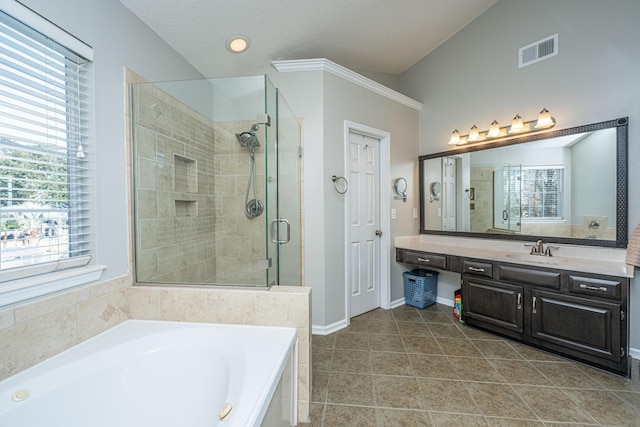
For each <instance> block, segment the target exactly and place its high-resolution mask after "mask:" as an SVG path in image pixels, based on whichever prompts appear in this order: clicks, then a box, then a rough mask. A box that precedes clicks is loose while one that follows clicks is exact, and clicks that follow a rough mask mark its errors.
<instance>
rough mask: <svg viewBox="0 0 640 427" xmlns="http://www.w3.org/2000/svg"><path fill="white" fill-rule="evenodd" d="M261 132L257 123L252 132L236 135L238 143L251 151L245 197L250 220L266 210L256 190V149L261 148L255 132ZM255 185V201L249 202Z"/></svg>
mask: <svg viewBox="0 0 640 427" xmlns="http://www.w3.org/2000/svg"><path fill="white" fill-rule="evenodd" d="M258 130H260V126H259V125H258V124H257V123H256V124H254V125H253V126H251V130H250V131H245V132H242V133H236V138H238V142H239V143H240V145H241V146H242V147H244V148H248V149H249V153H250V155H251V163H250V165H249V180H248V181H247V192H246V195H245V196H244V214H245V215H246V216H247V218H249V219H253V218H255V217H258V216H260V215H261V214H262V211H263V210H264V204H263V203H262V201H261V200H260V199H258V193H257V191H258V190H257V188H256V159H255V154H256V148H258V147H260V141H258V137H257V136H256V134H255V132H257V131H258ZM252 184H253V199H251V200H249V193H250V191H251V185H252Z"/></svg>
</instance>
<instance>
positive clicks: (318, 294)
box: [261, 68, 419, 328]
mask: <svg viewBox="0 0 640 427" xmlns="http://www.w3.org/2000/svg"><path fill="white" fill-rule="evenodd" d="M261 72H265V73H268V74H269V77H270V78H271V80H272V81H273V82H274V84H275V85H276V86H277V87H279V88H280V89H281V90H282V93H283V94H284V97H285V98H286V100H287V103H288V104H289V105H290V106H291V109H292V110H293V112H294V113H295V114H296V115H297V116H298V117H301V118H302V120H303V131H304V134H303V140H304V208H303V209H304V247H305V248H304V251H305V261H304V276H305V285H306V286H309V287H311V288H312V290H313V296H312V304H313V306H312V316H313V319H312V320H313V325H314V327H320V328H323V327H330V326H331V325H334V324H338V323H341V322H344V321H346V319H345V294H346V283H345V268H346V254H345V250H344V249H345V243H344V242H345V239H346V236H345V226H344V221H345V218H344V208H345V206H344V203H345V200H346V199H345V197H344V196H339V195H338V194H337V193H336V191H335V189H334V187H333V182H332V181H331V176H332V175H344V174H345V173H346V171H345V160H344V146H343V139H344V135H343V133H344V121H345V120H349V121H352V122H355V123H358V124H362V125H366V126H369V127H372V128H375V129H379V130H383V131H386V132H389V133H390V134H391V158H390V163H391V165H390V174H389V178H390V181H391V182H388V183H386V185H388V186H389V188H390V189H391V185H392V182H393V180H394V179H395V178H398V177H400V176H404V177H405V178H406V179H407V182H408V189H407V195H408V200H407V202H406V203H403V202H402V201H401V200H395V199H393V198H392V199H391V201H390V208H392V209H394V208H395V209H397V218H398V219H397V220H391V236H390V242H391V246H390V247H388V248H384V249H383V250H388V251H389V252H390V259H391V268H390V275H391V300H392V301H393V300H397V299H400V298H402V297H403V293H404V289H403V283H402V271H404V270H403V268H402V266H400V265H398V264H397V263H396V262H395V261H394V259H395V254H394V252H393V246H392V245H393V237H395V236H406V235H412V234H416V233H417V231H418V228H419V223H418V219H413V208H417V207H418V170H417V167H416V166H417V160H416V159H417V157H418V145H417V139H418V112H417V111H415V110H413V109H411V108H409V107H406V106H403V105H401V104H399V103H397V102H395V101H392V100H390V99H388V98H386V97H383V96H381V95H378V94H375V93H373V92H371V91H370V90H368V89H364V88H362V87H360V86H358V85H356V84H353V83H350V82H347V81H346V80H344V79H342V78H339V77H337V76H334V75H333V74H330V73H327V72H324V71H306V72H294V73H278V72H276V71H274V70H273V68H265V69H264V70H261ZM381 185H385V183H381ZM389 191H390V194H391V195H393V192H392V191H391V190H389Z"/></svg>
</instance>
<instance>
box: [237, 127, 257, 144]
mask: <svg viewBox="0 0 640 427" xmlns="http://www.w3.org/2000/svg"><path fill="white" fill-rule="evenodd" d="M258 129H260V126H258V125H257V124H254V125H253V126H251V130H250V131H246V132H242V133H236V138H238V142H239V143H240V145H241V146H242V147H244V148H250V149H252V150H253V149H255V148H257V147H259V146H260V141H258V137H257V136H256V134H255V133H253V132H256V131H257V130H258Z"/></svg>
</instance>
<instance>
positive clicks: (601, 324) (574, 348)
mask: <svg viewBox="0 0 640 427" xmlns="http://www.w3.org/2000/svg"><path fill="white" fill-rule="evenodd" d="M437 257H440V258H437ZM419 259H420V260H423V259H429V260H430V261H429V263H427V264H431V262H432V260H435V259H441V260H442V261H441V262H440V265H443V264H444V265H445V266H446V267H437V266H436V265H429V267H432V268H440V269H443V270H449V271H454V272H457V273H460V274H461V278H462V280H461V282H462V319H463V320H464V321H465V322H466V324H467V325H471V326H476V327H480V328H483V329H485V330H488V331H491V332H494V333H498V334H501V335H504V336H507V337H510V338H513V339H516V340H518V341H520V342H523V343H526V344H530V345H533V346H535V347H539V348H542V349H545V350H549V351H552V352H555V353H558V354H562V355H564V356H568V357H571V358H573V359H576V360H579V361H582V362H585V363H588V364H591V365H594V366H597V367H599V368H602V369H606V370H608V371H611V372H615V373H617V374H620V375H624V376H629V374H630V362H631V359H630V358H629V356H628V346H629V327H628V322H627V317H628V316H627V313H628V309H629V282H630V280H629V278H626V277H615V276H608V275H599V274H592V273H584V272H578V271H571V270H561V269H555V268H547V267H546V266H544V267H543V266H529V265H523V264H515V263H508V262H499V261H490V260H484V259H471V258H464V257H458V256H454V255H443V254H433V253H425V252H420V251H414V250H407V249H401V248H398V249H396V260H397V261H398V262H402V263H406V264H411V265H421V266H425V267H427V265H425V263H424V261H419ZM414 260H415V261H414ZM434 264H435V263H434Z"/></svg>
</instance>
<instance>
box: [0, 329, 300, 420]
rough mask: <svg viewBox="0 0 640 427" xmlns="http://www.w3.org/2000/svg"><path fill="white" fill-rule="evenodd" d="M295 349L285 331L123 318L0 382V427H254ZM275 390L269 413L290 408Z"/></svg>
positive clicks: (292, 390)
mask: <svg viewBox="0 0 640 427" xmlns="http://www.w3.org/2000/svg"><path fill="white" fill-rule="evenodd" d="M295 343H296V330H295V329H293V328H276V327H262V326H236V325H215V324H202V323H184V322H164V321H143V320H129V321H126V322H124V323H122V324H120V325H118V326H116V327H115V328H112V329H110V330H108V331H106V332H104V333H102V334H100V335H98V336H96V337H94V338H92V339H90V340H87V341H86V342H84V343H81V344H79V345H77V346H75V347H73V348H71V349H69V350H67V351H65V352H63V353H61V354H59V355H57V356H54V357H52V358H50V359H47V360H45V361H44V362H42V363H40V364H38V365H36V366H34V367H32V368H29V369H27V370H25V371H23V372H20V373H18V374H16V375H14V376H12V377H9V378H7V379H5V380H3V381H1V382H0V426H2V427H5V426H6V427H23V426H24V427H39V426H47V427H55V426H65V427H73V426H82V427H86V426H105V427H107V426H108V427H116V426H117V427H129V426H130V427H144V426H154V427H161V426H166V427H176V426H184V427H199V426H203V427H204V426H207V427H210V426H242V427H244V426H258V425H261V424H262V423H263V421H264V420H265V416H267V410H268V409H269V405H270V402H271V400H272V398H274V394H275V393H276V388H278V389H281V388H282V386H281V387H278V384H279V382H281V379H282V378H283V377H284V376H286V375H287V374H288V372H287V371H289V374H292V375H295V372H291V369H293V370H295ZM286 366H288V367H289V368H287V369H285V367H286ZM285 382H286V383H287V385H286V386H285V387H284V388H285V398H284V399H281V398H276V399H274V401H277V404H274V405H272V406H274V407H275V410H276V411H282V406H283V402H282V400H284V401H287V400H288V399H287V397H286V395H287V394H289V395H290V399H291V401H290V402H289V403H288V405H289V406H288V407H290V408H295V406H296V403H297V401H296V396H295V382H296V381H295V376H293V379H291V378H289V380H286V381H285ZM287 387H288V388H289V389H288V390H287ZM25 395H28V397H26V398H24V396H25ZM23 398H24V399H23ZM21 399H23V400H21ZM226 403H230V404H231V405H232V407H233V410H232V411H231V413H230V415H228V416H227V418H225V419H224V420H222V421H221V420H220V419H219V412H220V410H221V409H222V408H223V406H224V405H225V404H226ZM285 403H286V402H285ZM285 406H286V405H285ZM293 411H295V409H292V412H291V413H290V414H284V418H287V417H288V418H291V417H293V418H295V413H294V412H293ZM284 412H286V410H285V411H284ZM289 415H291V417H289ZM280 418H282V417H280V416H278V414H276V416H275V419H280ZM268 419H269V420H272V419H274V416H273V415H271V416H269V418H268ZM294 422H295V419H289V420H288V421H286V422H284V425H289V423H294ZM264 424H268V425H272V424H273V423H272V422H271V421H264Z"/></svg>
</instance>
